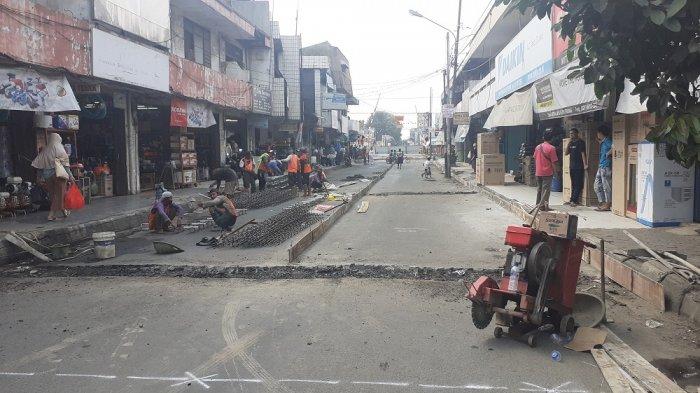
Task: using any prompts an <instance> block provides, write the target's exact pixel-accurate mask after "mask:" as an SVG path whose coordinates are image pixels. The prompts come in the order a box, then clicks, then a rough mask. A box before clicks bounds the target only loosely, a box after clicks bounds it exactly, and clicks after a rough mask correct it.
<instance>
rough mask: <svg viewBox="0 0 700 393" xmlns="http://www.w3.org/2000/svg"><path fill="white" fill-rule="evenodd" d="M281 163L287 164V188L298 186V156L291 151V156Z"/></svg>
mask: <svg viewBox="0 0 700 393" xmlns="http://www.w3.org/2000/svg"><path fill="white" fill-rule="evenodd" d="M282 161H283V162H286V163H287V180H288V181H289V187H294V186H298V185H299V179H298V175H299V156H298V155H297V154H296V152H294V151H293V150H292V152H291V154H289V155H288V156H287V158H285V159H284V160H282Z"/></svg>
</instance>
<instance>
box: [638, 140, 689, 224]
mask: <svg viewBox="0 0 700 393" xmlns="http://www.w3.org/2000/svg"><path fill="white" fill-rule="evenodd" d="M694 188H695V167H694V166H692V167H690V168H684V167H682V166H681V165H680V164H678V163H676V162H674V161H671V160H669V159H668V158H666V154H665V147H664V146H658V148H657V146H656V145H655V144H653V143H649V142H644V143H640V144H638V145H637V190H636V191H637V221H639V222H640V223H642V224H644V225H647V226H650V227H659V226H677V225H680V223H683V222H690V221H693V204H694Z"/></svg>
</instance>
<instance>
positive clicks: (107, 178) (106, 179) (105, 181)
mask: <svg viewBox="0 0 700 393" xmlns="http://www.w3.org/2000/svg"><path fill="white" fill-rule="evenodd" d="M97 190H98V194H99V195H102V196H106V197H111V196H114V178H113V177H112V175H102V176H100V177H99V178H98V179H97Z"/></svg>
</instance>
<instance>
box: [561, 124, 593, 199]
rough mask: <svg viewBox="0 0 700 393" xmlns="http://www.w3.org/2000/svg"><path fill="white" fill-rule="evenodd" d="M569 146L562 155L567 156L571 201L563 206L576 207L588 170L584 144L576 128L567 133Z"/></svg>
mask: <svg viewBox="0 0 700 393" xmlns="http://www.w3.org/2000/svg"><path fill="white" fill-rule="evenodd" d="M569 137H570V138H571V140H570V141H569V145H568V146H567V147H566V151H564V154H565V155H567V156H569V176H570V177H571V199H569V200H568V201H566V202H564V204H565V205H571V206H578V205H579V204H581V192H582V191H583V181H584V178H585V176H586V170H587V169H588V164H587V163H588V160H587V159H586V142H584V141H583V140H581V138H580V137H579V132H578V129H577V128H572V129H571V131H569Z"/></svg>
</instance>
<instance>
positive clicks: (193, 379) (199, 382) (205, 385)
mask: <svg viewBox="0 0 700 393" xmlns="http://www.w3.org/2000/svg"><path fill="white" fill-rule="evenodd" d="M185 375H187V376H188V377H190V379H188V380H185V381H182V382H178V383H174V384H172V385H170V386H179V385H184V384H188V383H192V382H196V383H197V384H199V385H201V386H202V387H203V388H204V389H209V388H210V386H209V385H207V384H206V383H204V382H202V379H204V378H211V377H215V376H216V375H217V374H211V375H207V376H206V377H202V378H199V377H197V376H196V375H194V374H192V373H191V372H189V371H186V372H185Z"/></svg>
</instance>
